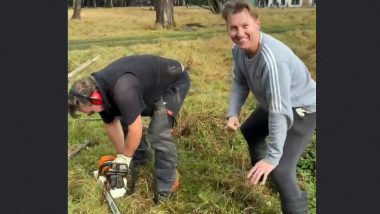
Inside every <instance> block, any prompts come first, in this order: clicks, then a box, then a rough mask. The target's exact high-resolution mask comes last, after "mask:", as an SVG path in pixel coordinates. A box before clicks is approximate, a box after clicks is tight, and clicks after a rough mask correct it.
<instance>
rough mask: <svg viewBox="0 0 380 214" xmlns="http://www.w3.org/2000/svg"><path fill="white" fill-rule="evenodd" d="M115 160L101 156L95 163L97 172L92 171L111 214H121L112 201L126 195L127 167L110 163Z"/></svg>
mask: <svg viewBox="0 0 380 214" xmlns="http://www.w3.org/2000/svg"><path fill="white" fill-rule="evenodd" d="M115 158H116V157H115V156H112V155H106V156H102V157H101V158H100V159H99V161H98V163H97V168H98V170H97V171H94V176H95V178H96V180H97V183H98V184H99V185H100V186H101V187H102V194H103V196H104V198H105V200H106V201H107V203H108V206H109V207H110V209H111V212H112V213H113V214H121V212H120V209H119V208H118V206H117V204H116V202H115V200H114V199H116V198H121V197H123V196H125V195H126V193H127V178H126V176H127V174H128V166H127V165H126V164H114V163H112V161H113V160H114V159H115Z"/></svg>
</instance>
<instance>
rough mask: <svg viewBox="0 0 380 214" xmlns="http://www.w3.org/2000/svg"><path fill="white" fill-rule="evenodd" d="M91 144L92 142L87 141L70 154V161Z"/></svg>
mask: <svg viewBox="0 0 380 214" xmlns="http://www.w3.org/2000/svg"><path fill="white" fill-rule="evenodd" d="M89 144H90V141H88V140H86V142H85V143H84V144H82V145H81V146H79V147H78V148H77V149H75V150H74V151H72V152H70V153H69V154H68V156H67V158H68V159H70V158H71V157H73V156H74V155H76V154H77V153H78V152H79V151H80V150H82V149H84V148H86V147H87V146H88V145H89Z"/></svg>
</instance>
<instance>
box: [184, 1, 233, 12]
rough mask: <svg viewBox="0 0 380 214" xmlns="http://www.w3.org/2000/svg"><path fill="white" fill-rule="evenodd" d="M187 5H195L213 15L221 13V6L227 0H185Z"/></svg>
mask: <svg viewBox="0 0 380 214" xmlns="http://www.w3.org/2000/svg"><path fill="white" fill-rule="evenodd" d="M187 1H188V4H191V5H197V6H199V7H201V8H204V9H207V10H210V11H211V12H212V13H214V14H219V13H220V12H221V11H222V8H223V4H224V3H225V2H227V1H228V0H187Z"/></svg>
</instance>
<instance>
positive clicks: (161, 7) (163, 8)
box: [156, 0, 175, 28]
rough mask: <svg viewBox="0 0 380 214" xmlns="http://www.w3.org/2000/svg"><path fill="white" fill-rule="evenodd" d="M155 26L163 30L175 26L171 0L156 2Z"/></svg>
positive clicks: (158, 0)
mask: <svg viewBox="0 0 380 214" xmlns="http://www.w3.org/2000/svg"><path fill="white" fill-rule="evenodd" d="M156 25H160V26H162V27H163V28H170V27H174V26H175V23H174V9H173V0H157V8H156Z"/></svg>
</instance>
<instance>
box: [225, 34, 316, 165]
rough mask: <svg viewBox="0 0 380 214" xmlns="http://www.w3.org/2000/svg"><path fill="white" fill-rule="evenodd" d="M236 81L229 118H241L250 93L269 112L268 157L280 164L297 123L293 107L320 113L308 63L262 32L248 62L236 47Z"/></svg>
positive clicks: (266, 157)
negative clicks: (294, 124)
mask: <svg viewBox="0 0 380 214" xmlns="http://www.w3.org/2000/svg"><path fill="white" fill-rule="evenodd" d="M232 55H233V60H234V62H233V78H232V86H231V96H230V101H229V109H228V113H227V116H239V113H240V111H241V107H242V105H243V104H244V102H245V100H246V98H247V96H248V93H249V91H252V93H253V94H254V96H255V97H256V99H257V101H258V102H259V104H260V106H261V107H262V108H263V109H264V110H265V111H267V112H268V113H269V118H268V128H269V136H268V138H269V139H268V140H269V141H268V144H267V153H266V156H265V158H264V160H265V161H267V162H268V163H270V164H273V165H275V166H277V165H278V163H279V161H280V158H281V156H282V152H283V147H284V143H285V139H286V135H287V130H288V129H289V128H290V127H291V126H292V123H293V111H292V109H293V108H298V107H302V108H303V109H304V110H305V111H306V113H312V112H316V83H315V81H314V80H313V79H312V78H311V76H310V73H309V71H308V69H307V68H306V66H305V64H304V63H303V62H302V61H301V60H300V59H299V58H298V57H297V56H296V55H295V54H294V53H293V51H292V50H290V48H288V47H287V46H286V45H285V44H284V43H282V42H281V41H279V40H277V39H275V38H273V37H271V36H269V35H267V34H265V33H263V32H260V43H259V49H258V51H257V53H256V54H255V56H254V57H253V58H250V59H248V58H247V56H246V54H245V52H244V50H242V49H240V48H238V47H237V46H235V45H234V46H233V48H232Z"/></svg>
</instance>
